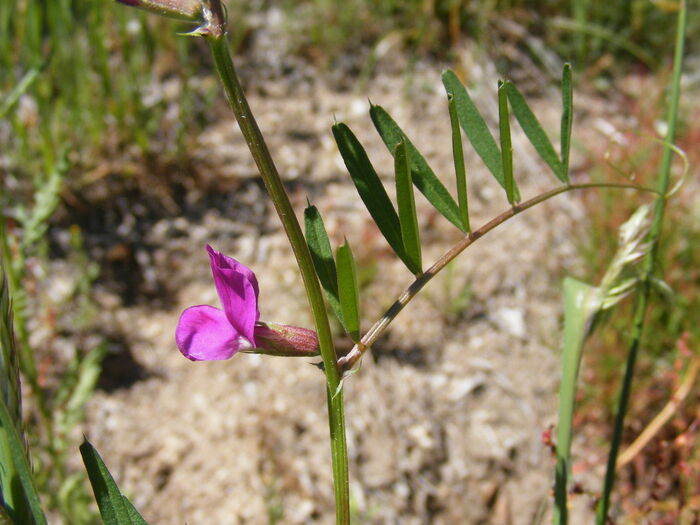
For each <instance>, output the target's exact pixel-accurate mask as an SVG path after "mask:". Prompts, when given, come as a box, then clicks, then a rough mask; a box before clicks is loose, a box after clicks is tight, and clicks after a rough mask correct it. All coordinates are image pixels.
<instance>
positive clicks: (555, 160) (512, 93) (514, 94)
mask: <svg viewBox="0 0 700 525" xmlns="http://www.w3.org/2000/svg"><path fill="white" fill-rule="evenodd" d="M505 89H506V93H507V94H508V100H509V101H510V105H511V107H512V108H513V114H514V115H515V118H516V119H518V122H519V123H520V126H521V127H522V128H523V131H524V132H525V135H526V136H527V138H528V139H529V140H530V143H531V144H532V145H533V146H534V148H535V150H537V153H539V155H540V157H542V160H544V161H545V162H546V163H547V165H548V166H549V167H550V168H551V169H552V171H553V172H554V175H556V177H557V178H558V179H559V180H561V181H562V182H566V180H567V179H566V174H565V173H564V169H563V167H562V163H561V161H560V160H559V156H558V155H557V152H556V151H555V150H554V146H552V142H551V141H550V140H549V137H547V134H546V133H545V132H544V130H543V129H542V126H541V125H540V123H539V121H538V120H537V117H535V114H534V113H533V112H532V110H531V109H530V106H528V104H527V101H526V100H525V97H523V95H522V93H520V91H519V90H518V88H517V87H515V85H514V84H513V83H512V82H510V81H506V83H505Z"/></svg>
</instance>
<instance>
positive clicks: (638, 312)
mask: <svg viewBox="0 0 700 525" xmlns="http://www.w3.org/2000/svg"><path fill="white" fill-rule="evenodd" d="M686 27H687V2H686V0H681V1H680V6H679V10H678V22H677V26H676V44H675V53H674V57H673V76H672V80H671V91H670V96H669V102H670V103H669V108H668V117H667V122H668V130H667V132H666V144H665V145H664V150H663V156H662V158H661V164H660V166H659V180H658V190H659V194H660V196H659V197H657V198H656V202H655V205H654V217H653V220H652V225H651V232H650V233H649V242H650V243H651V249H650V250H649V252H648V253H647V255H646V257H645V259H644V275H646V276H647V277H646V278H645V279H644V281H643V283H642V286H641V287H640V292H639V293H638V299H637V306H636V309H635V314H634V320H633V323H632V335H631V338H630V344H629V350H628V357H627V363H626V365H625V374H624V377H623V380H622V389H621V391H620V397H619V399H618V406H617V413H616V415H615V424H614V428H613V435H612V439H611V444H610V454H609V455H608V464H607V468H606V472H605V481H604V482H603V490H602V495H601V499H600V501H599V502H598V508H597V513H596V524H597V525H604V524H605V523H606V522H607V520H608V510H609V507H610V496H611V494H612V490H613V485H614V483H615V467H616V464H617V455H618V453H619V450H620V445H621V443H622V433H623V430H624V423H625V415H626V413H627V406H628V404H629V397H630V392H631V390H632V380H633V378H634V368H635V365H636V360H637V353H638V350H639V345H640V342H641V339H642V335H643V332H644V320H645V317H646V311H647V303H648V300H649V292H650V289H651V278H652V276H653V273H654V271H655V269H656V258H657V253H658V245H659V237H660V235H661V227H662V226H663V220H664V212H665V210H666V198H667V197H666V194H667V192H668V188H669V185H670V178H671V177H670V174H671V160H672V157H673V149H672V148H671V145H672V144H673V143H674V141H675V137H676V124H677V122H678V101H679V99H680V95H681V73H682V71H683V55H684V48H685V36H686Z"/></svg>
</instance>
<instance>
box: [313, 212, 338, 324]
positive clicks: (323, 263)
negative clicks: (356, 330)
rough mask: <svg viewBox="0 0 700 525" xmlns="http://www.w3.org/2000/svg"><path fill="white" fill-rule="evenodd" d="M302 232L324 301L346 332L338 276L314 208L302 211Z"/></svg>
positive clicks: (318, 216) (328, 242)
mask: <svg viewBox="0 0 700 525" xmlns="http://www.w3.org/2000/svg"><path fill="white" fill-rule="evenodd" d="M304 230H305V233H306V244H307V245H308V246H309V251H310V252H311V259H312V260H313V263H314V268H315V269H316V274H317V275H318V279H319V281H321V286H322V287H323V291H324V292H325V293H326V299H327V300H328V304H329V305H330V307H331V309H332V310H333V313H334V314H335V316H336V317H337V318H338V320H339V321H340V324H342V325H343V327H344V328H345V329H346V330H347V327H346V326H345V322H344V320H343V312H342V309H341V308H340V301H339V299H338V276H337V274H336V268H335V261H334V260H333V249H332V248H331V243H330V241H329V240H328V233H327V232H326V227H325V225H324V224H323V218H322V217H321V214H320V213H319V212H318V210H317V209H316V206H308V207H307V208H306V209H305V210H304Z"/></svg>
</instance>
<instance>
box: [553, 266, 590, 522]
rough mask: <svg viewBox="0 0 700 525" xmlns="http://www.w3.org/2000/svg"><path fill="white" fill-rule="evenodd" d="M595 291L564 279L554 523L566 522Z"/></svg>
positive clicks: (568, 278) (583, 284) (576, 281)
mask: <svg viewBox="0 0 700 525" xmlns="http://www.w3.org/2000/svg"><path fill="white" fill-rule="evenodd" d="M596 290H597V289H596V288H595V287H593V286H590V285H588V284H586V283H583V282H581V281H579V280H577V279H572V278H570V277H567V278H566V279H565V280H564V344H563V351H562V374H561V384H560V385H559V420H558V421H559V422H558V424H557V466H556V471H555V477H554V521H553V522H554V524H555V525H566V524H567V523H568V519H569V518H568V505H567V493H568V485H569V475H570V474H571V436H572V425H573V417H574V406H575V400H576V384H577V379H578V371H579V367H580V365H581V352H582V350H583V342H584V339H585V337H586V331H587V327H588V326H589V324H590V321H591V316H592V314H593V313H594V311H595V309H596V308H595V305H594V304H593V300H594V297H595V293H596Z"/></svg>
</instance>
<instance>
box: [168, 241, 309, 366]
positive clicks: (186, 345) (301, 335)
mask: <svg viewBox="0 0 700 525" xmlns="http://www.w3.org/2000/svg"><path fill="white" fill-rule="evenodd" d="M207 252H209V261H210V264H211V272H212V275H213V276H214V285H215V286H216V291H217V293H218V294H219V299H220V300H221V304H222V306H223V307H224V309H223V310H219V309H218V308H214V307H213V306H207V305H199V306H191V307H190V308H188V309H186V310H185V311H184V312H182V315H181V316H180V321H179V322H178V325H177V330H176V331H175V341H176V342H177V347H178V348H179V349H180V352H182V355H184V356H185V357H186V358H188V359H191V360H192V361H216V360H221V359H228V358H230V357H231V356H233V355H234V354H235V353H237V352H239V351H254V352H257V353H265V354H272V355H295V356H297V355H298V356H310V355H316V354H318V340H317V338H316V333H315V332H314V331H313V330H308V329H306V328H301V327H297V326H288V325H277V324H266V323H261V322H259V319H260V310H259V309H258V293H259V289H258V281H257V279H256V278H255V274H253V272H252V270H251V269H250V268H248V267H246V266H245V265H243V264H241V263H239V262H238V261H236V260H235V259H233V258H231V257H227V256H225V255H223V254H222V253H219V252H217V251H215V250H214V249H212V247H211V246H207Z"/></svg>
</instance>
